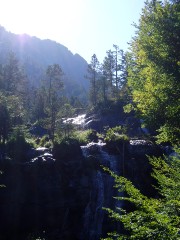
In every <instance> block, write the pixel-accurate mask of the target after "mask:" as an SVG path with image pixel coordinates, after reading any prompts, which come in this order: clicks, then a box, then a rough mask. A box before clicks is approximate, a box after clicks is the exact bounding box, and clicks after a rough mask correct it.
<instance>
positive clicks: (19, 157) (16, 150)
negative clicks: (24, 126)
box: [6, 128, 32, 162]
mask: <svg viewBox="0 0 180 240" xmlns="http://www.w3.org/2000/svg"><path fill="white" fill-rule="evenodd" d="M31 147H32V144H30V143H28V142H27V141H26V139H25V136H24V132H23V131H22V130H21V129H20V128H17V129H14V131H13V132H12V134H11V136H10V138H9V140H8V142H7V144H6V149H7V154H8V155H9V157H10V158H12V159H14V160H16V161H18V162H22V161H23V162H24V161H27V152H28V150H29V149H30V148H31Z"/></svg>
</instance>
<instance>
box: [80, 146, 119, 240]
mask: <svg viewBox="0 0 180 240" xmlns="http://www.w3.org/2000/svg"><path fill="white" fill-rule="evenodd" d="M104 145H105V143H103V142H98V143H93V142H92V143H90V144H88V145H87V146H83V147H82V152H83V155H84V157H85V158H87V157H88V156H89V155H92V152H93V155H94V156H95V157H96V159H97V161H98V162H99V164H100V165H103V166H106V167H109V169H110V170H112V171H113V172H115V173H116V174H119V172H120V168H121V167H120V159H119V156H117V155H116V156H115V155H110V154H108V153H107V152H106V151H105V150H103V146H104ZM91 178H92V179H91V182H92V187H91V192H90V195H89V196H90V197H89V202H88V203H87V206H86V208H85V212H84V216H83V220H84V233H85V237H86V239H87V240H96V239H100V237H101V235H102V232H103V221H104V216H105V211H104V210H103V209H102V208H103V207H115V204H117V201H114V200H113V196H115V195H116V193H115V191H114V188H113V185H114V179H113V178H112V177H111V176H110V175H108V174H107V173H105V172H104V171H103V170H94V171H93V174H92V176H91ZM118 207H119V206H118Z"/></svg>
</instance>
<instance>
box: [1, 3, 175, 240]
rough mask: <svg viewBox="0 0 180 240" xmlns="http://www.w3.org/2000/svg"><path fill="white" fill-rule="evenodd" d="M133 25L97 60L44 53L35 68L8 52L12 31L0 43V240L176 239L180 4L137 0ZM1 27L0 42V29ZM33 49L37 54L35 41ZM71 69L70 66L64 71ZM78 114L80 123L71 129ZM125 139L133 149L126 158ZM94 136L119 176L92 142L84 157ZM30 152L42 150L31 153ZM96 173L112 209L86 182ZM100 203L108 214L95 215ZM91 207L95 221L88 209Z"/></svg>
mask: <svg viewBox="0 0 180 240" xmlns="http://www.w3.org/2000/svg"><path fill="white" fill-rule="evenodd" d="M134 27H135V28H136V34H135V36H134V37H133V39H132V40H131V41H130V43H129V50H128V51H124V50H123V49H120V47H119V46H117V45H113V46H112V49H109V50H107V52H106V55H105V57H104V60H103V62H102V63H100V62H99V61H98V58H97V56H96V54H93V55H92V58H91V61H90V63H89V64H86V62H85V61H83V59H82V58H81V57H80V56H78V57H77V56H76V59H75V60H71V62H70V63H69V65H68V66H67V67H65V64H64V63H62V65H61V64H60V62H61V61H63V57H62V59H61V61H60V62H58V61H57V62H54V63H53V62H51V61H48V60H46V64H44V65H43V67H42V65H41V67H39V68H40V71H39V70H38V66H40V64H39V65H38V62H37V61H38V59H37V56H40V55H36V56H34V60H33V54H34V53H33V51H32V52H31V53H30V51H29V52H28V53H27V56H26V49H24V53H23V54H24V59H26V64H25V61H24V59H23V60H22V59H21V58H20V56H19V54H18V51H16V48H13V47H12V46H13V44H12V43H13V39H15V38H12V36H13V35H9V39H10V40H9V43H11V44H9V45H8V48H6V51H5V49H4V48H5V45H3V47H2V46H1V47H0V48H2V49H0V50H1V53H2V54H1V56H0V170H1V176H0V177H1V188H0V209H1V210H2V212H3V214H2V216H1V218H0V222H1V224H2V229H1V228H0V229H1V231H0V238H1V239H3V240H5V239H13V240H14V239H18V240H19V239H27V240H35V239H72V240H73V239H90V240H96V239H107V240H110V239H159V240H161V239H171V240H172V239H180V235H179V234H180V227H179V226H180V161H179V160H180V150H179V144H180V121H179V119H180V79H179V78H180V3H179V0H169V1H158V0H151V1H146V2H145V6H144V8H143V9H142V13H141V16H140V19H139V22H138V24H134ZM0 33H1V35H0V37H1V41H2V40H3V38H2V36H5V35H6V31H5V29H4V28H2V27H1V29H0ZM13 37H14V36H13ZM27 38H28V37H27ZM36 41H37V39H36ZM48 41H49V40H48ZM48 43H49V45H51V43H50V42H48ZM41 44H42V45H43V44H44V42H43V41H42V43H41V42H39V40H38V45H39V46H41ZM53 44H55V43H53ZM14 45H16V44H14ZM53 46H54V45H53ZM11 47H12V48H11ZM37 49H40V50H39V51H40V52H41V53H42V56H43V51H45V50H43V49H44V48H43V47H40V48H37ZM58 51H59V50H58ZM63 51H65V50H63ZM46 52H47V51H46ZM50 52H51V50H50ZM55 53H56V51H54V54H55ZM58 53H59V54H61V53H60V51H59V52H58ZM70 55H71V54H70ZM29 56H30V57H29ZM51 57H52V56H51ZM42 58H43V57H42ZM46 58H48V55H47V54H46ZM28 59H29V60H28ZM56 59H58V54H57V53H56ZM27 60H28V61H29V63H28V64H27ZM33 61H34V63H33ZM76 61H77V62H78V63H77V65H76V64H75V63H76ZM30 63H31V64H30ZM72 63H73V64H72ZM23 64H24V65H23ZM71 66H73V67H74V66H75V72H71V73H68V69H69V68H70V67H71ZM78 67H80V69H81V70H80V72H81V75H78ZM85 67H86V70H87V71H86V72H85V74H84V76H83V77H82V73H84V68H85ZM64 70H65V71H64ZM37 72H38V74H36V73H37ZM74 78H75V79H74ZM78 78H81V79H79V82H78V80H77V79H78ZM82 79H83V80H82ZM83 81H84V83H83ZM82 114H83V115H82ZM79 115H81V116H86V120H84V119H83V123H79V122H78V124H75V122H73V121H74V119H75V117H77V116H79ZM133 141H134V142H135V141H137V142H136V145H138V144H139V143H143V144H140V150H138V151H139V152H138V151H137V153H136V154H135V155H133V156H131V153H132V152H131V149H132V147H133V144H132V142H133ZM138 141H139V142H138ZM95 142H96V143H97V145H98V142H101V143H103V144H104V145H105V144H106V148H107V149H108V150H107V149H106V151H107V152H108V154H110V155H111V156H114V155H115V156H116V158H117V159H121V160H119V161H120V162H119V166H120V163H122V166H123V167H122V169H121V170H120V172H118V173H119V174H117V172H114V170H115V169H112V168H110V167H109V166H111V164H109V165H107V166H106V165H105V164H103V161H102V162H101V161H100V163H98V160H97V159H98V156H99V155H98V156H97V155H96V154H97V149H95V148H93V149H91V152H90V154H89V155H88V156H85V155H84V156H83V149H85V147H84V148H83V147H82V146H88V147H89V148H91V147H92V146H94V145H91V143H95ZM88 144H90V145H88ZM149 146H153V151H152V152H150V153H149V150H147V149H149ZM138 147H139V145H138ZM38 148H39V149H40V151H42V149H43V151H47V152H45V154H44V155H38V153H37V152H38V150H37V149H38ZM138 149H139V148H138ZM142 149H143V150H142ZM154 149H155V151H154ZM156 149H158V151H156ZM98 151H99V150H98ZM142 151H144V153H143V154H144V155H143V157H142V156H141V152H142ZM107 152H106V155H107ZM157 153H158V154H157ZM86 154H87V151H86ZM106 155H103V156H104V157H105V156H106ZM147 155H149V156H147ZM139 156H140V157H139ZM84 158H85V159H86V160H84ZM138 158H140V159H138ZM72 159H73V160H72ZM129 159H131V162H132V164H131V163H130V161H129ZM117 163H118V162H117ZM43 164H46V165H43ZM102 165H103V166H102ZM136 167H137V168H138V169H139V168H141V169H142V171H144V169H145V171H146V172H145V176H144V174H143V177H142V178H141V174H140V175H137V176H136V174H134V171H135V170H134V168H136ZM139 171H140V170H138V171H137V172H138V173H139ZM102 172H103V174H104V175H102ZM131 172H133V173H131ZM106 175H109V176H112V177H113V179H114V180H115V188H117V191H116V196H117V197H116V200H117V201H115V204H114V203H113V204H114V205H115V206H113V205H112V203H111V204H109V205H108V204H106V206H105V205H103V204H104V202H105V203H106V202H108V201H109V200H108V201H106V200H104V202H103V203H102V202H101V199H100V198H102V196H103V198H105V196H106V194H104V195H98V194H99V193H98V191H97V192H95V194H94V195H93V193H94V192H93V191H95V190H92V187H93V186H95V185H93V184H94V181H95V180H93V178H94V179H95V178H97V185H98V184H100V185H101V182H99V179H100V178H99V176H100V177H101V178H105V176H106ZM102 176H103V177H102ZM82 179H83V180H82ZM147 179H148V180H147ZM146 180H147V182H146ZM30 181H32V182H31V183H30ZM108 181H110V180H108ZM143 181H144V182H143ZM22 182H23V183H22ZM23 184H24V185H23ZM38 184H39V185H41V186H39V185H38ZM58 184H59V185H58ZM105 184H108V183H105ZM148 184H149V185H148ZM34 186H38V187H37V189H36V191H35V190H34ZM52 186H53V187H52ZM104 186H105V185H104ZM96 187H97V186H96ZM45 188H46V189H45ZM147 188H149V192H148V190H147ZM38 189H40V193H39V192H38ZM48 189H50V190H48ZM97 189H100V190H102V186H100V187H99V188H98V187H97ZM48 191H50V193H51V195H52V196H51V197H50V196H49V195H48ZM10 192H12V193H13V194H14V198H13V196H12V195H11V194H10ZM109 192H110V193H111V191H109ZM122 193H123V194H122ZM112 194H114V192H112ZM47 195H48V197H47ZM93 196H95V197H94V199H93ZM73 197H74V198H75V200H74V202H73V200H72V199H73ZM111 197H112V199H113V197H114V195H112V196H111ZM95 198H96V200H95ZM7 199H8V200H7ZM12 199H13V200H12ZM52 199H53V200H52ZM62 199H63V200H62ZM93 201H94V202H96V203H97V204H99V205H97V206H95V207H94V206H93V203H92V202H93ZM113 201H114V200H113ZM57 202H59V204H61V206H60V207H59V205H58V204H57ZM118 202H120V203H122V202H123V207H121V205H118ZM23 204H24V205H23ZM33 204H34V205H36V206H35V207H34V205H33ZM51 204H52V205H51ZM76 204H79V205H76ZM40 205H42V207H37V206H40ZM101 205H102V206H101ZM19 206H20V207H21V210H17V209H18V208H19ZM23 206H24V208H23ZM99 206H101V210H102V211H103V212H104V213H103V214H106V217H104V215H103V214H101V218H97V217H96V215H97V209H98V207H99ZM7 208H9V209H11V211H10V210H8V209H7ZM28 208H29V210H28ZM37 208H40V210H37ZM77 208H78V209H77ZM3 209H5V210H3ZM12 209H13V210H12ZM23 209H26V210H23ZM84 209H86V211H84ZM89 209H90V210H91V211H90V210H89ZM92 209H96V211H95V213H94V215H93V213H91V214H92V215H93V216H95V217H94V219H95V220H97V222H96V221H95V220H94V223H93V224H96V225H97V226H94V225H93V224H92V223H91V221H92V222H93V217H89V215H88V214H90V212H92ZM6 211H7V212H6ZM18 211H19V212H18ZM23 211H24V215H23ZM98 211H99V210H98ZM37 212H38V214H37ZM45 213H46V214H45ZM52 213H53V214H54V215H53V214H52ZM31 214H32V215H31ZM36 214H37V215H36ZM48 214H49V215H48ZM83 214H84V215H83ZM6 215H7V219H6ZM11 215H12V219H13V220H12V219H11V217H10V216H11ZM82 215H83V217H82ZM33 216H34V218H36V221H35V220H34V219H33ZM53 216H54V217H53ZM85 216H86V218H87V219H91V220H88V221H89V222H88V221H86V219H85ZM87 216H88V217H89V218H88V217H87ZM102 216H103V217H102ZM16 218H18V219H16ZM38 218H39V219H41V222H38V220H37V219H38ZM45 219H46V220H47V221H46V220H45ZM83 219H85V220H83ZM100 219H101V220H102V219H103V220H102V222H100ZM83 221H84V222H85V223H86V226H85V224H84V222H83ZM12 222H13V223H12ZM25 222H26V224H25ZM87 222H88V223H87ZM114 222H115V224H114ZM23 224H24V225H23ZM78 224H79V225H78ZM88 224H89V225H88ZM103 224H104V225H103ZM108 225H109V226H108ZM73 226H75V227H73ZM82 226H84V229H85V230H84V229H83V227H82ZM98 226H105V227H102V229H103V230H101V231H100V230H99V228H98ZM86 228H87V229H91V230H92V229H93V231H94V232H93V231H89V232H88V231H86ZM67 229H68V230H67ZM9 230H10V231H9ZM71 231H72V232H71ZM76 231H77V232H78V233H76ZM87 232H88V233H87Z"/></svg>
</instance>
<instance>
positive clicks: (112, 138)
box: [104, 126, 129, 142]
mask: <svg viewBox="0 0 180 240" xmlns="http://www.w3.org/2000/svg"><path fill="white" fill-rule="evenodd" d="M125 132H126V128H125V127H124V126H123V127H122V126H116V127H114V128H108V130H107V131H106V135H105V138H104V140H105V141H106V142H119V141H128V140H129V138H128V136H127V135H126V134H125Z"/></svg>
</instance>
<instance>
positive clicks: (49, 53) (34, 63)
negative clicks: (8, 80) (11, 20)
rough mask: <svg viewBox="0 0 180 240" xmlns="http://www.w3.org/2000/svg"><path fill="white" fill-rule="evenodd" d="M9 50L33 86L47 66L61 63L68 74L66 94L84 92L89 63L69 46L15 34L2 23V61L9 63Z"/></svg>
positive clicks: (0, 56)
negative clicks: (70, 49)
mask: <svg viewBox="0 0 180 240" xmlns="http://www.w3.org/2000/svg"><path fill="white" fill-rule="evenodd" d="M9 52H14V53H15V54H16V57H17V58H18V60H19V61H20V63H21V65H22V66H23V68H24V70H25V73H26V74H27V76H28V79H29V80H30V83H31V84H32V85H33V86H38V85H39V83H40V80H41V79H42V78H43V75H44V73H45V71H46V68H47V66H48V65H51V64H59V65H60V66H61V67H62V70H63V72H64V73H65V84H64V85H65V92H66V94H67V95H68V96H70V95H73V96H78V95H81V94H82V95H83V94H84V95H85V93H86V90H87V89H88V81H87V80H86V79H85V78H84V76H85V74H86V70H87V62H86V61H85V59H83V58H82V57H81V56H80V55H78V54H75V55H74V54H73V53H71V52H70V51H69V50H68V48H67V47H65V46H63V45H61V44H59V43H57V42H55V41H51V40H48V39H47V40H41V39H39V38H37V37H31V36H29V35H26V34H23V35H17V34H13V33H11V32H8V31H6V30H5V29H4V27H2V26H0V63H6V61H7V57H8V54H9Z"/></svg>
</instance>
